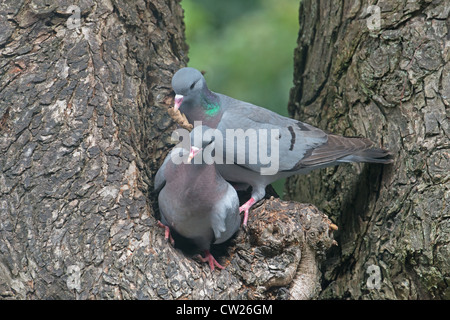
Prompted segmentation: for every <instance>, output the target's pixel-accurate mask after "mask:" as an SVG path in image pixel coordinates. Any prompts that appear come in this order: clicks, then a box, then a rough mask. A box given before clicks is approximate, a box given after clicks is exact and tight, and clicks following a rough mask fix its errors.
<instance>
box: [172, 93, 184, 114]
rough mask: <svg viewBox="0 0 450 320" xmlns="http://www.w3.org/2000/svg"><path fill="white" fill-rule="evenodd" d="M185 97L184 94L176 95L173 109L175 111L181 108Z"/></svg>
mask: <svg viewBox="0 0 450 320" xmlns="http://www.w3.org/2000/svg"><path fill="white" fill-rule="evenodd" d="M183 98H184V96H182V95H181V94H177V95H175V103H174V105H173V109H174V110H175V111H177V110H178V109H180V106H181V103H182V102H183Z"/></svg>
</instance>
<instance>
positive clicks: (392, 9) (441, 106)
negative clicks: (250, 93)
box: [287, 0, 450, 299]
mask: <svg viewBox="0 0 450 320" xmlns="http://www.w3.org/2000/svg"><path fill="white" fill-rule="evenodd" d="M369 5H376V7H371V8H369ZM368 9H369V10H368ZM378 9H379V11H378V12H379V13H380V18H381V20H376V19H377V14H378V13H377V10H378ZM449 11H450V2H448V1H424V0H419V1H403V0H397V1H396V0H392V1H391V0H389V1H384V0H383V1H367V0H362V1H361V0H345V1H344V0H341V1H322V0H321V1H316V0H303V1H302V2H301V9H300V23H301V27H300V34H299V38H298V47H297V49H296V52H295V75H294V78H295V88H293V90H292V91H291V102H290V106H289V110H290V113H291V115H292V116H294V117H295V118H298V119H302V120H304V121H306V122H309V123H311V124H313V125H317V126H319V127H321V128H322V129H325V130H329V131H331V132H334V133H338V134H345V135H349V136H365V137H368V138H370V139H372V140H373V141H375V142H376V144H378V145H382V146H384V147H387V148H389V149H390V150H392V151H393V153H394V155H395V163H394V164H393V165H392V166H384V167H382V166H377V165H375V166H374V165H362V166H359V165H346V166H340V167H337V168H330V169H326V170H321V171H319V172H314V173H312V174H311V175H309V176H306V177H293V178H291V179H289V180H288V182H287V186H288V190H289V195H290V198H291V199H295V200H298V201H308V202H311V203H314V204H315V205H317V206H318V207H319V208H320V209H321V210H323V212H324V213H326V214H329V215H330V217H331V218H332V219H333V220H334V221H337V223H338V225H339V227H340V229H339V231H338V233H337V234H336V240H337V241H338V243H339V247H336V248H335V249H333V250H332V251H331V252H330V254H329V256H328V257H327V263H326V265H325V266H324V267H323V269H322V271H323V273H324V278H323V279H322V283H323V286H324V291H323V292H322V293H321V295H320V297H321V298H352V299H360V298H363V299H373V298H389V299H449V298H450V289H449V282H450V246H449V243H450V186H449V181H450V180H449V179H450V170H449V169H450V150H449V149H450V142H449V135H450V131H449V130H450V129H449V117H450V107H449V104H450V62H449V61H450V59H449V57H450V50H449V48H450V18H449ZM377 21H378V22H379V24H377ZM371 266H372V267H371ZM377 270H378V271H379V275H380V277H379V278H377V274H376V273H377ZM378 280H379V281H378ZM377 282H378V283H377ZM376 284H379V285H380V286H379V287H378V288H377V286H376Z"/></svg>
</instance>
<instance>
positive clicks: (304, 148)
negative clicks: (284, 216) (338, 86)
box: [172, 67, 393, 224]
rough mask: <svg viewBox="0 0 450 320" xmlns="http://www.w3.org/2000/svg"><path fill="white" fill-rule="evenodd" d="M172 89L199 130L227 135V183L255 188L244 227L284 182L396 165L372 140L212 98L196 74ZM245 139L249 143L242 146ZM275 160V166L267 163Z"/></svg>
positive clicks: (179, 78)
mask: <svg viewBox="0 0 450 320" xmlns="http://www.w3.org/2000/svg"><path fill="white" fill-rule="evenodd" d="M172 87H173V89H174V91H175V93H176V95H175V103H174V109H175V110H178V109H179V110H180V111H181V112H182V113H184V114H185V116H186V118H187V120H188V121H189V122H190V123H191V124H193V125H194V126H195V125H196V124H202V125H206V126H208V127H211V128H217V129H218V130H219V131H220V132H221V134H222V137H221V138H223V143H221V148H223V152H222V154H223V159H222V160H223V161H222V164H219V165H217V168H218V170H219V172H220V174H221V175H222V176H223V177H224V178H225V179H226V180H227V181H230V182H234V183H240V184H242V183H245V184H248V185H250V186H251V187H252V195H251V198H250V200H248V201H247V202H246V203H245V204H244V205H242V206H241V207H240V211H241V212H242V211H244V212H245V215H244V224H246V222H247V217H248V211H249V209H250V207H251V206H252V205H253V204H254V203H256V202H257V201H259V200H260V199H262V198H263V197H264V195H265V187H266V186H267V185H268V184H270V183H272V182H274V181H276V180H278V179H280V178H285V177H289V176H291V175H295V174H304V173H307V172H309V171H311V170H314V169H318V168H324V167H329V166H334V165H338V164H340V163H344V162H372V163H382V164H388V163H391V162H392V161H393V160H392V156H391V154H390V153H389V151H387V150H385V149H381V148H376V147H372V144H373V143H372V142H371V141H370V140H368V139H366V138H349V137H343V136H338V135H333V134H327V133H326V132H324V131H322V130H321V129H319V128H316V127H313V126H311V125H309V124H306V123H303V122H301V121H298V120H294V119H291V118H287V117H283V116H281V115H279V114H277V113H275V112H272V111H270V110H267V109H265V108H262V107H259V106H256V105H253V104H250V103H247V102H244V101H240V100H237V99H233V98H231V97H228V96H226V95H223V94H220V93H215V92H212V91H211V90H209V89H208V86H207V85H206V81H205V78H204V77H203V75H202V73H201V72H199V71H198V70H196V69H194V68H189V67H187V68H182V69H180V70H178V71H177V72H176V73H175V75H174V76H173V78H172ZM227 132H228V135H227ZM232 133H234V136H231V137H230V134H232ZM239 135H241V136H242V135H243V137H238V136H239ZM255 135H256V138H255ZM240 138H241V140H240V141H241V142H244V143H240V145H238V144H239V143H237V140H239V139H240ZM252 139H253V140H252ZM216 140H217V139H216ZM217 142H218V141H216V148H217V147H218V146H217ZM233 144H234V145H233ZM230 145H232V146H230ZM227 152H228V154H227ZM230 152H231V153H233V154H232V155H231V156H230V155H229V153H230ZM269 156H270V158H272V159H273V160H274V161H273V163H268V162H267V158H268V157H269ZM231 158H232V160H233V161H230V159H231ZM226 160H227V161H226ZM276 161H278V162H277V163H275V162H276Z"/></svg>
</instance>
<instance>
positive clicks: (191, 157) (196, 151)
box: [187, 147, 201, 163]
mask: <svg viewBox="0 0 450 320" xmlns="http://www.w3.org/2000/svg"><path fill="white" fill-rule="evenodd" d="M200 150H201V149H199V148H197V147H191V152H189V157H188V160H187V163H191V161H192V159H193V158H194V157H195V156H196V155H197V153H198V152H199V151H200Z"/></svg>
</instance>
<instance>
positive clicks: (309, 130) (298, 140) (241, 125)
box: [217, 97, 328, 171]
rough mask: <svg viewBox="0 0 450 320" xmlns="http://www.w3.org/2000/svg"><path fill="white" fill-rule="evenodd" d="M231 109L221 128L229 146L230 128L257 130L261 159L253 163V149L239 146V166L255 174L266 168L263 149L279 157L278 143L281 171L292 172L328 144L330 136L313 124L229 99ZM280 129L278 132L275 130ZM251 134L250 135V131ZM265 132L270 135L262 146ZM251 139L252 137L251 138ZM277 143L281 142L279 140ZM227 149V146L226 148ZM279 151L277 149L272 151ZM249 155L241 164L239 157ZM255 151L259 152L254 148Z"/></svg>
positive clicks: (228, 103) (227, 108)
mask: <svg viewBox="0 0 450 320" xmlns="http://www.w3.org/2000/svg"><path fill="white" fill-rule="evenodd" d="M226 100H227V103H226V105H227V107H226V108H225V111H224V113H223V115H222V119H221V121H220V123H219V125H218V127H217V128H218V129H219V130H220V131H221V132H222V134H225V136H226V143H229V142H230V140H229V136H228V135H227V134H226V129H243V130H244V131H245V132H248V131H247V130H248V129H253V130H254V131H256V132H257V136H258V148H257V149H256V150H257V153H258V160H257V161H256V163H250V161H249V159H250V155H251V152H252V148H251V147H250V146H246V147H245V148H242V149H240V150H238V149H237V148H236V147H235V163H237V164H239V165H241V166H244V167H246V168H248V169H251V170H253V171H259V170H260V168H261V167H262V166H264V165H263V163H262V161H261V159H260V157H259V155H260V152H262V151H264V150H262V149H261V148H260V147H265V148H266V150H268V153H267V155H269V154H270V156H272V158H273V156H275V153H276V152H277V149H276V144H277V141H278V156H279V171H291V170H293V168H295V167H296V165H297V164H298V162H299V161H300V160H301V159H303V158H304V157H305V156H308V155H310V154H311V153H312V151H313V150H314V149H316V148H317V147H319V146H322V145H324V144H326V143H327V141H328V135H327V134H326V133H325V132H324V131H322V130H320V129H318V128H315V127H313V126H311V125H309V124H306V123H303V122H301V121H298V120H294V119H291V118H287V117H283V116H281V115H279V114H277V113H275V112H272V111H270V110H267V109H264V108H261V107H258V106H255V105H252V104H249V103H245V102H242V101H239V100H235V99H232V98H229V97H226ZM272 130H276V131H272ZM248 133H249V134H250V132H248ZM261 133H265V134H267V140H266V143H261V141H260V140H259V139H260V138H261ZM248 139H249V140H250V137H249V138H248ZM276 140H277V141H276ZM224 147H226V146H224ZM272 149H275V150H272ZM243 152H245V160H246V162H245V163H239V162H238V155H239V154H240V156H241V157H242V156H244V154H242V153H243ZM253 152H255V149H253Z"/></svg>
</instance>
